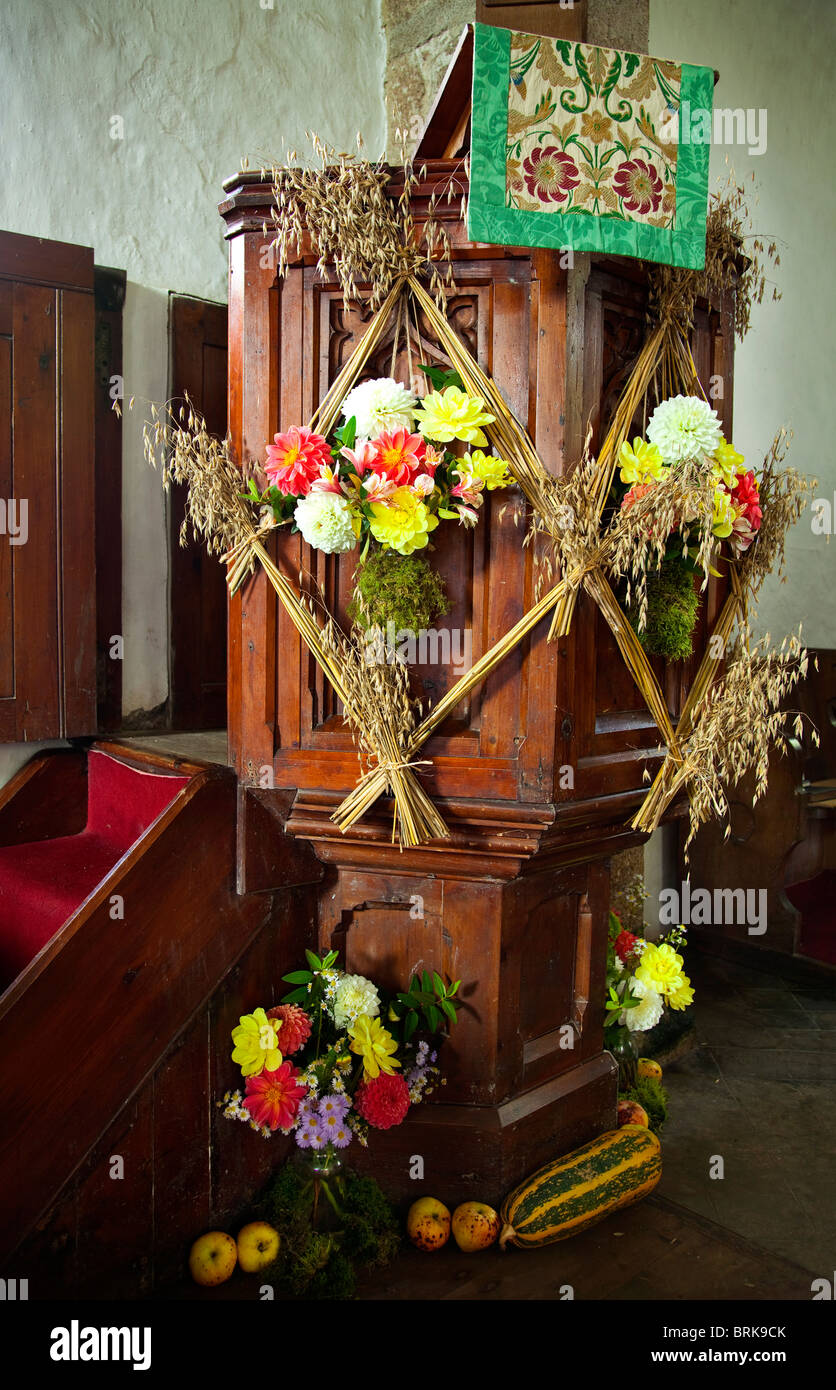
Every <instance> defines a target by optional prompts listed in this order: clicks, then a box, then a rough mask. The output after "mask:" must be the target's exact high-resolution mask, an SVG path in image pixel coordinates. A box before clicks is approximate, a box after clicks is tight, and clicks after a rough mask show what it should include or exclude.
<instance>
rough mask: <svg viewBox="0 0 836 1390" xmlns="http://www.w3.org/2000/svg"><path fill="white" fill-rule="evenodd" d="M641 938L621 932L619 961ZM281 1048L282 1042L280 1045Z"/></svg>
mask: <svg viewBox="0 0 836 1390" xmlns="http://www.w3.org/2000/svg"><path fill="white" fill-rule="evenodd" d="M640 940H641V937H640V936H634V935H633V933H632V932H631V931H621V932H619V933H618V936H617V937H616V938H615V951H616V955H617V956H618V958H619V960H626V959H627V957H628V956H629V955H630V953H631V951H632V950H633V949H634V947H635V945H636V942H637V941H640ZM279 1046H281V1042H280V1043H279Z"/></svg>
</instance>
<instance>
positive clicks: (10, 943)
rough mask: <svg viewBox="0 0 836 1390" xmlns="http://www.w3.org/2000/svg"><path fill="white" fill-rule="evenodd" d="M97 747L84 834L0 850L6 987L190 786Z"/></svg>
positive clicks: (0, 953) (90, 763) (2, 981)
mask: <svg viewBox="0 0 836 1390" xmlns="http://www.w3.org/2000/svg"><path fill="white" fill-rule="evenodd" d="M188 781H189V779H188V777H176V776H175V777H172V776H166V775H161V774H159V773H154V772H146V771H144V770H141V769H139V768H136V767H129V766H128V765H127V763H122V762H119V760H118V759H117V758H112V757H110V756H109V754H107V753H101V752H99V751H98V750H97V749H91V751H90V753H89V754H88V759H87V825H86V827H85V829H84V830H82V832H81V833H80V834H79V835H63V836H61V837H60V838H57V839H53V840H40V841H34V842H32V843H29V844H24V845H9V846H6V847H5V848H0V989H5V988H6V986H7V985H9V984H10V983H11V981H12V980H13V979H14V978H15V976H16V975H19V974H20V971H21V970H22V969H23V968H24V966H26V965H28V963H29V961H30V960H32V958H33V956H36V955H37V954H38V952H39V951H40V950H41V948H42V947H43V946H45V945H46V943H47V942H48V941H50V940H51V938H52V937H53V936H54V935H55V933H56V932H57V931H58V929H59V927H61V926H63V924H64V923H65V922H66V921H67V919H68V918H69V917H71V916H72V915H73V913H74V912H75V911H76V910H77V908H79V907H80V906H81V904H82V903H83V902H84V900H85V899H86V898H88V897H89V896H90V894H91V893H92V892H93V891H94V889H95V888H97V887H98V885H99V884H100V883H101V882H102V879H104V878H106V877H107V875H108V874H109V873H110V871H111V870H112V869H113V868H114V866H115V865H116V864H117V863H118V861H119V860H120V859H121V858H122V856H123V855H124V854H125V853H126V852H127V851H128V850H129V849H130V848H131V846H132V845H133V844H135V842H136V841H137V840H138V839H139V837H140V836H141V835H142V834H144V832H145V831H146V830H147V829H148V828H149V826H151V825H152V824H153V823H154V821H155V820H156V819H157V817H158V816H159V815H161V813H162V812H163V811H164V810H165V809H166V807H167V806H169V805H170V804H171V802H172V801H173V800H174V798H175V796H177V794H178V792H180V791H181V789H182V788H183V787H184V786H185V785H186V784H187V782H188Z"/></svg>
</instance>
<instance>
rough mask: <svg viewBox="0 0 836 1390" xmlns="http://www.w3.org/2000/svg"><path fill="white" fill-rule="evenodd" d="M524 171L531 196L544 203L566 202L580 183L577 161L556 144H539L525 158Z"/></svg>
mask: <svg viewBox="0 0 836 1390" xmlns="http://www.w3.org/2000/svg"><path fill="white" fill-rule="evenodd" d="M522 173H523V179H524V181H525V185H526V188H527V189H528V191H529V193H530V194H531V196H532V197H533V198H539V199H540V201H541V202H544V203H548V202H555V203H564V202H565V201H566V199H567V198H568V196H569V194H570V193H571V191H572V189H573V188H577V186H578V184H579V183H580V178H579V177H578V167H577V165H576V164H575V161H574V160H573V159H572V158H571V157H570V156H569V155H568V154H561V153H560V151H559V150H558V149H557V148H556V147H555V146H550V147H549V148H546V147H545V146H544V145H538V146H537V147H536V148H535V149H533V150H532V151H531V154H530V155H529V156H528V158H527V159H525V160H523V166H522Z"/></svg>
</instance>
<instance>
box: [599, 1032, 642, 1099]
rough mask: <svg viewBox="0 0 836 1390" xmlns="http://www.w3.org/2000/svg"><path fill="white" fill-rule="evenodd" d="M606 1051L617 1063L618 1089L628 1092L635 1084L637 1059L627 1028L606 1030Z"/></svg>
mask: <svg viewBox="0 0 836 1390" xmlns="http://www.w3.org/2000/svg"><path fill="white" fill-rule="evenodd" d="M606 1044H607V1050H608V1051H609V1052H610V1053H611V1054H612V1056H613V1057H614V1058H615V1060H616V1062H617V1063H618V1089H619V1091H630V1090H632V1088H633V1087H634V1086H635V1084H636V1077H637V1070H636V1069H637V1067H638V1061H639V1059H638V1057H637V1055H636V1049H635V1047H634V1045H633V1038H632V1034H631V1033H630V1029H629V1028H611V1029H607V1034H606Z"/></svg>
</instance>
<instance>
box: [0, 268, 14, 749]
mask: <svg viewBox="0 0 836 1390" xmlns="http://www.w3.org/2000/svg"><path fill="white" fill-rule="evenodd" d="M12 299H13V290H12V286H11V285H9V284H3V283H2V282H0V498H2V500H3V504H4V506H7V505H8V502H9V499H10V498H12V497H13V496H14V476H13V473H12ZM13 555H14V551H13V548H12V546H11V545H10V544H9V542H8V538H7V537H5V536H3V537H0V737H5V734H4V731H3V719H4V702H6V701H9V700H12V699H14V680H15V663H14V651H15V649H14V609H13V606H12V562H13Z"/></svg>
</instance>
